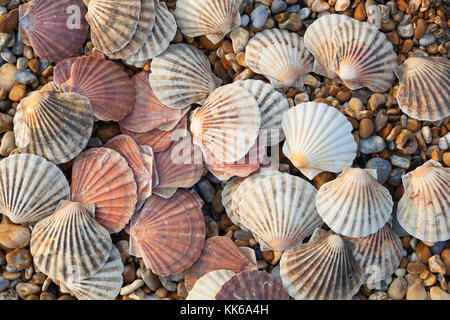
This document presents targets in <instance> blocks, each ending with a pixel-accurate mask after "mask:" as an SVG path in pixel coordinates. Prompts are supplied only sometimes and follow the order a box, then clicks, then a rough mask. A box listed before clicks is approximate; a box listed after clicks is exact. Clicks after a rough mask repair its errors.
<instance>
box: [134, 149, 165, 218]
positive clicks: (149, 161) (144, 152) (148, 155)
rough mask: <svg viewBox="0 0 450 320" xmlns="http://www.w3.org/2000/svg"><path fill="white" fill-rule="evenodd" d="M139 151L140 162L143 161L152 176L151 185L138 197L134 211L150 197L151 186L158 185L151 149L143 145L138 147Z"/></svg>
mask: <svg viewBox="0 0 450 320" xmlns="http://www.w3.org/2000/svg"><path fill="white" fill-rule="evenodd" d="M139 150H140V151H141V157H142V160H143V161H144V164H145V167H146V168H147V171H148V172H150V173H151V174H152V183H149V184H148V185H147V187H146V188H145V189H144V191H143V192H142V193H141V195H140V196H139V198H138V203H137V204H136V209H140V208H141V207H142V205H143V204H144V201H145V200H146V199H147V198H148V197H150V196H151V195H152V191H153V186H156V185H157V184H158V183H159V178H158V173H157V170H156V164H155V155H154V154H153V150H152V148H151V147H149V146H145V145H144V146H139Z"/></svg>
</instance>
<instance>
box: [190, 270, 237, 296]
mask: <svg viewBox="0 0 450 320" xmlns="http://www.w3.org/2000/svg"><path fill="white" fill-rule="evenodd" d="M234 275H235V273H234V272H233V271H231V270H214V271H211V272H208V273H207V274H205V275H204V276H202V277H201V278H200V279H198V280H197V281H196V282H195V284H194V286H193V287H192V289H191V291H190V292H189V294H188V296H187V297H186V300H215V298H216V294H217V293H218V292H219V291H220V289H221V288H222V285H223V284H224V283H225V282H227V281H228V280H230V279H231V278H232V277H233V276H234Z"/></svg>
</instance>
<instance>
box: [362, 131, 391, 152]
mask: <svg viewBox="0 0 450 320" xmlns="http://www.w3.org/2000/svg"><path fill="white" fill-rule="evenodd" d="M385 147H386V143H385V142H384V140H383V138H381V137H380V136H377V135H373V136H371V137H370V138H368V139H361V140H360V142H359V148H360V151H361V153H364V154H372V153H378V152H381V151H383V150H384V149H385Z"/></svg>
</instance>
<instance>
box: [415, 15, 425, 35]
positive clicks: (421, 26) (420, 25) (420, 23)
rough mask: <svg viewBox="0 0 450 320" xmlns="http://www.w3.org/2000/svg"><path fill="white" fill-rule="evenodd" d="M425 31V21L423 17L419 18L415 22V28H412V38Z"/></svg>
mask: <svg viewBox="0 0 450 320" xmlns="http://www.w3.org/2000/svg"><path fill="white" fill-rule="evenodd" d="M426 31H427V22H426V21H425V19H419V20H417V22H416V29H415V30H414V38H416V39H420V38H422V37H423V36H424V34H425V32H426Z"/></svg>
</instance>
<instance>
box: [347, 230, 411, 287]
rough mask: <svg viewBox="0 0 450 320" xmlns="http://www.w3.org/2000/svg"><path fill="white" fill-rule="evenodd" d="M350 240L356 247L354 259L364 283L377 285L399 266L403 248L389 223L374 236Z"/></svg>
mask: <svg viewBox="0 0 450 320" xmlns="http://www.w3.org/2000/svg"><path fill="white" fill-rule="evenodd" d="M352 240H353V242H354V243H355V244H356V245H357V247H358V254H356V255H355V258H356V260H357V261H358V263H359V264H360V266H361V268H362V270H363V272H364V282H365V283H367V284H373V283H379V282H380V281H383V280H384V279H386V278H387V277H389V276H391V275H392V274H393V273H394V271H395V269H397V267H398V266H399V264H400V260H401V259H402V256H403V246H402V242H401V240H400V238H399V237H398V236H397V235H396V234H395V232H393V231H392V229H391V227H390V226H389V223H386V225H385V226H384V227H383V228H381V229H380V230H378V231H377V232H376V233H375V234H372V235H370V236H368V237H364V238H358V239H352Z"/></svg>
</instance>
